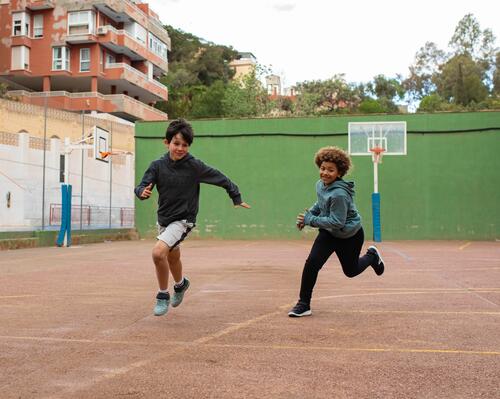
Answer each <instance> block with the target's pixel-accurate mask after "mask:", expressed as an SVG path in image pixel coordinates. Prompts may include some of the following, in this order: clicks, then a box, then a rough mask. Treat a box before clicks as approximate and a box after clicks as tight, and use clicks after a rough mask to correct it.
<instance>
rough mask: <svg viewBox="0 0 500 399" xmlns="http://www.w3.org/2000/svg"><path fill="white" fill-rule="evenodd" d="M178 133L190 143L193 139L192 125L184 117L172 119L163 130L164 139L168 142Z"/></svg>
mask: <svg viewBox="0 0 500 399" xmlns="http://www.w3.org/2000/svg"><path fill="white" fill-rule="evenodd" d="M177 133H180V134H181V135H182V137H183V138H184V140H186V142H187V143H188V144H189V145H191V144H192V143H193V139H194V132H193V128H192V126H191V125H190V124H189V123H188V122H187V121H186V120H184V119H182V118H179V119H174V120H173V121H172V122H170V124H169V125H168V128H167V131H166V132H165V139H166V140H167V141H168V142H169V143H170V141H172V139H173V138H174V136H175V135H176V134H177Z"/></svg>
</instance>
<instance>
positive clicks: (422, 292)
mask: <svg viewBox="0 0 500 399" xmlns="http://www.w3.org/2000/svg"><path fill="white" fill-rule="evenodd" d="M477 292H481V293H491V292H494V293H496V292H498V291H492V290H481V291H477V290H461V291H460V290H450V291H449V290H441V291H404V292H370V293H363V294H359V293H358V294H342V295H330V296H322V297H319V298H316V300H317V301H318V300H324V299H335V298H349V297H361V296H377V295H423V294H427V295H429V294H474V293H477Z"/></svg>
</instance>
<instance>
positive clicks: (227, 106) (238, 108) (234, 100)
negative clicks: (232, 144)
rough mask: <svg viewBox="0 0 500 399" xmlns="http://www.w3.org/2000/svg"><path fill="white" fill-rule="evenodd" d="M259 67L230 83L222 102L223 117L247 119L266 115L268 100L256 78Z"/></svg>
mask: <svg viewBox="0 0 500 399" xmlns="http://www.w3.org/2000/svg"><path fill="white" fill-rule="evenodd" d="M260 70H261V68H260V67H259V66H257V67H256V68H254V69H253V70H252V71H251V72H250V73H248V74H246V75H243V77H242V78H241V80H234V81H231V82H230V83H229V84H228V86H227V88H226V92H225V95H224V98H223V100H222V108H223V112H224V115H225V116H229V117H249V116H261V115H264V114H266V113H267V111H268V106H269V99H268V96H267V93H266V91H265V89H264V87H263V86H262V83H261V81H260V79H259V77H258V72H259V71H260Z"/></svg>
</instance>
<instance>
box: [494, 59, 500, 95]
mask: <svg viewBox="0 0 500 399" xmlns="http://www.w3.org/2000/svg"><path fill="white" fill-rule="evenodd" d="M493 93H494V94H495V95H496V96H498V97H500V51H499V52H498V53H497V55H496V62H495V72H494V75H493Z"/></svg>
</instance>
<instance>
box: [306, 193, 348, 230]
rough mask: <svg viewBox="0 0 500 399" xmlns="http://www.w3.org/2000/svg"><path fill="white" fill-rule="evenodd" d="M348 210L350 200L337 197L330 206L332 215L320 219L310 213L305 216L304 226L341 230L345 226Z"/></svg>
mask: <svg viewBox="0 0 500 399" xmlns="http://www.w3.org/2000/svg"><path fill="white" fill-rule="evenodd" d="M348 209H349V201H348V199H347V198H346V197H345V196H339V197H336V198H334V199H332V203H331V204H330V215H328V216H321V217H319V216H315V215H313V214H312V213H311V211H309V212H307V213H306V214H305V215H304V224H307V225H309V226H311V227H321V228H324V229H337V230H338V229H341V228H342V227H344V226H345V222H346V220H347V211H348Z"/></svg>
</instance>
